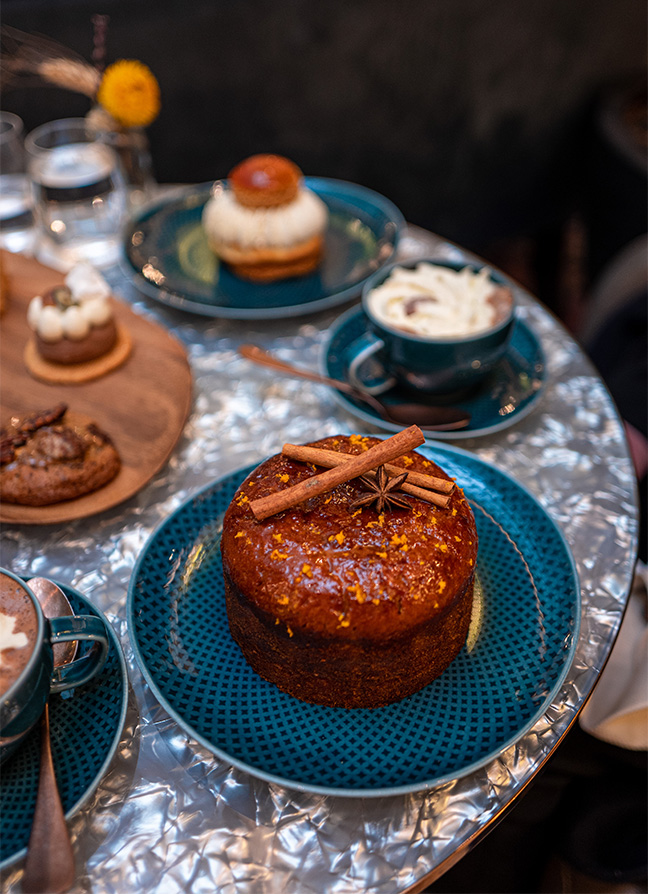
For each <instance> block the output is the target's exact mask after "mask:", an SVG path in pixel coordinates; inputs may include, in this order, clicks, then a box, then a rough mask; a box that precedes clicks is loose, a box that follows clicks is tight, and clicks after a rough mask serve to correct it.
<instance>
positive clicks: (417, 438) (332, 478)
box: [250, 425, 425, 521]
mask: <svg viewBox="0 0 648 894" xmlns="http://www.w3.org/2000/svg"><path fill="white" fill-rule="evenodd" d="M424 441H425V437H424V436H423V432H422V431H421V429H420V428H419V427H418V426H417V425H411V426H410V427H409V428H405V429H403V431H399V432H398V434H395V435H392V437H391V438H387V439H386V440H384V441H381V442H380V444H375V445H374V446H373V447H370V448H369V450H367V451H366V452H365V453H360V454H358V455H357V456H353V457H351V459H350V460H349V461H348V462H345V463H344V465H340V466H335V467H334V468H332V469H327V470H326V472H321V473H320V474H319V475H313V476H312V477H311V478H306V479H305V480H304V481H300V482H298V483H297V484H294V485H293V486H292V487H287V488H285V489H284V490H280V491H277V492H276V493H274V494H269V495H268V496H267V497H260V498H259V499H258V500H251V501H250V508H251V510H252V512H253V514H254V517H255V518H256V519H257V520H258V521H262V520H263V519H264V518H269V517H270V516H271V515H276V514H277V513H278V512H283V510H284V509H291V508H292V507H293V506H297V505H299V503H303V502H304V500H308V498H309V497H315V496H317V495H318V494H323V493H326V492H327V491H329V490H332V489H333V488H334V487H337V485H338V484H343V483H344V482H345V481H350V480H351V479H352V478H357V477H358V476H359V475H364V473H365V472H368V471H369V469H376V468H378V466H381V465H383V464H384V463H386V462H389V460H390V459H396V458H397V457H398V456H403V454H404V453H409V451H410V450H414V448H415V447H419V446H420V445H421V444H423V443H424Z"/></svg>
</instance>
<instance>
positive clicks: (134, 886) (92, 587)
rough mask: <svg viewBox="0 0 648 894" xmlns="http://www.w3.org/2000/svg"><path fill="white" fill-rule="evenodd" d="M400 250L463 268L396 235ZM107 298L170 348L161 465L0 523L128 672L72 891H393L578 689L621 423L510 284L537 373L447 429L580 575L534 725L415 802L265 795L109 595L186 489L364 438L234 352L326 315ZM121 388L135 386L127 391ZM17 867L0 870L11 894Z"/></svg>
mask: <svg viewBox="0 0 648 894" xmlns="http://www.w3.org/2000/svg"><path fill="white" fill-rule="evenodd" d="M399 251H400V254H401V255H402V256H413V255H421V254H428V253H431V254H434V255H436V256H437V257H439V258H457V259H462V258H466V259H468V256H467V255H466V254H465V253H463V252H462V251H460V250H459V249H457V248H456V247H455V246H453V245H450V244H448V243H446V242H443V241H442V240H440V239H438V238H436V237H434V236H432V235H431V234H429V233H426V232H424V231H422V230H419V229H417V228H414V227H410V228H408V229H407V231H406V234H405V238H404V239H403V241H402V243H401V246H400V249H399ZM107 276H108V278H109V280H110V282H111V284H112V285H113V286H114V289H115V292H116V293H117V294H118V295H121V296H122V297H123V298H125V299H126V300H127V301H129V302H130V303H131V304H132V306H133V307H134V309H135V310H136V311H137V312H139V313H141V314H143V315H145V316H148V317H149V318H151V319H154V320H156V321H158V322H160V323H162V324H163V325H165V326H167V327H168V328H169V329H170V330H171V331H172V332H173V333H174V334H175V335H176V336H177V337H178V338H179V339H180V340H181V341H182V342H183V343H184V344H185V345H186V347H187V350H188V353H189V358H190V362H191V367H192V371H193V375H194V382H195V384H194V404H193V409H192V412H191V415H190V417H189V420H188V423H187V425H186V429H185V432H184V434H183V436H182V438H181V440H180V442H179V444H178V445H177V447H176V449H175V451H174V453H173V455H172V456H171V459H170V460H169V462H168V464H167V465H166V467H165V468H164V469H163V470H162V471H161V472H160V473H159V474H158V475H157V476H156V477H155V478H154V480H153V481H152V482H150V483H149V484H148V485H147V486H146V487H145V488H144V489H143V490H141V491H140V492H139V493H138V494H137V495H136V496H135V497H134V498H133V499H131V500H130V501H128V502H127V503H125V504H123V505H121V506H119V507H117V508H115V509H114V510H112V511H109V512H106V513H103V514H102V515H99V516H95V517H93V518H91V519H88V520H82V521H78V522H73V523H69V524H64V525H55V526H52V527H49V526H48V527H39V526H34V527H25V526H5V528H4V530H3V532H2V564H3V565H5V566H8V567H10V568H11V569H12V570H13V571H14V572H16V573H18V574H23V575H27V576H34V575H41V576H42V575H49V576H52V577H55V578H57V579H58V580H60V581H63V582H65V583H68V584H70V585H72V586H74V587H76V588H77V589H79V590H80V591H81V592H82V593H83V594H84V595H85V596H86V597H87V598H88V599H89V600H90V601H91V602H93V603H94V604H95V605H96V606H97V607H99V608H100V609H101V610H102V611H103V612H105V613H106V615H107V617H108V619H109V620H110V621H111V623H112V624H113V625H114V628H115V630H116V631H117V632H118V634H119V636H120V638H121V642H122V645H123V648H124V652H125V654H126V658H127V663H128V670H129V675H130V681H131V692H130V701H129V711H128V717H127V724H126V728H125V730H124V733H123V736H122V741H121V745H120V748H119V750H118V752H117V755H116V757H115V759H114V761H113V763H112V765H111V766H110V768H109V770H108V772H107V774H106V775H105V776H104V778H103V779H102V781H101V782H100V784H99V786H98V788H97V790H96V792H95V793H94V795H93V796H92V798H90V800H89V802H88V803H87V804H86V805H85V806H84V807H83V808H82V809H81V810H80V811H79V812H78V813H77V814H76V815H74V816H73V817H72V818H71V820H70V828H71V833H72V837H73V842H74V848H75V852H76V855H77V871H78V880H77V884H76V886H75V888H74V889H73V890H74V891H77V892H93V894H104V892H106V894H108V892H111V894H112V892H114V894H123V892H125V891H147V892H148V894H176V892H177V894H180V892H186V891H192V892H195V894H198V892H214V891H218V892H227V894H234V892H237V894H274V892H282V894H308V892H314V894H321V892H327V894H356V892H357V894H360V892H363V894H364V892H374V894H378V892H385V894H396V892H404V891H407V890H418V889H419V888H420V887H421V886H422V885H423V883H424V880H426V881H428V882H429V881H432V880H433V879H434V878H435V877H437V876H438V875H440V874H441V873H442V872H443V871H444V870H445V869H447V868H449V866H450V865H452V863H454V862H455V861H456V860H457V859H458V858H459V857H460V856H461V855H462V853H463V852H465V851H466V850H467V849H468V846H469V845H470V846H472V844H474V841H475V839H476V838H477V837H478V836H479V834H480V833H481V832H483V831H484V830H485V829H486V828H487V827H488V824H489V823H490V822H491V821H492V820H494V819H495V818H496V817H497V816H498V815H499V814H500V813H501V812H502V811H503V810H504V809H505V808H506V807H507V806H509V805H510V804H511V802H512V801H513V800H514V799H515V798H516V796H517V795H518V794H519V793H520V792H521V791H522V790H523V789H524V787H525V786H526V784H527V783H528V782H529V780H530V779H531V778H532V777H533V775H534V774H535V773H536V772H537V771H538V770H539V769H540V767H541V766H542V765H543V763H544V762H545V761H546V760H547V758H548V757H549V756H550V754H551V752H552V750H553V749H554V748H555V747H556V745H557V744H558V743H559V742H560V740H561V739H562V737H563V736H564V735H565V733H566V732H567V730H568V729H569V728H570V726H571V725H572V724H573V723H574V721H575V719H576V717H577V715H578V712H579V710H580V708H581V707H582V706H583V704H584V702H585V700H586V698H587V696H588V694H589V693H590V692H591V690H592V687H593V686H594V684H595V682H596V680H597V678H598V675H599V673H600V672H601V669H602V667H603V666H604V664H605V661H606V658H607V655H608V653H609V651H610V649H611V646H612V644H613V642H614V639H615V636H616V634H617V631H618V628H619V626H620V623H621V618H622V615H623V611H624V607H625V604H626V600H627V598H628V592H629V588H630V585H631V581H632V573H633V567H634V561H635V557H636V541H637V527H638V521H637V515H638V510H637V501H636V494H635V484H634V480H635V479H634V473H633V467H632V463H631V460H630V457H629V453H628V448H627V445H626V441H625V437H624V434H623V428H622V425H621V422H620V420H619V418H618V416H617V413H616V410H615V407H614V405H613V402H612V400H611V398H610V396H609V394H608V392H607V390H606V388H605V386H604V385H603V383H602V382H601V380H600V378H599V377H598V375H597V373H596V372H595V370H594V369H593V367H592V366H591V364H590V363H589V361H588V360H587V358H586V357H585V356H584V355H583V353H582V352H581V350H580V349H579V347H578V346H577V345H576V343H575V342H574V341H573V340H572V339H571V338H570V337H569V336H568V334H567V333H566V332H565V330H564V329H563V328H562V327H561V326H560V324H559V323H557V322H556V320H555V319H554V318H553V317H552V316H551V315H550V314H549V313H548V312H547V311H546V310H545V309H544V308H543V307H541V306H540V305H539V304H538V303H537V302H536V301H535V300H534V299H532V298H531V297H530V296H529V295H528V294H526V293H525V292H523V291H522V290H520V291H519V293H518V299H519V302H520V314H521V317H522V319H523V320H524V321H525V322H526V323H527V324H528V326H529V327H531V328H532V329H533V331H534V332H535V333H536V334H537V335H538V337H539V338H540V340H541V343H542V347H543V349H544V352H545V355H546V360H547V384H546V387H545V390H544V392H543V394H542V396H541V399H540V400H539V401H538V403H537V405H536V406H535V408H534V410H533V412H531V413H530V414H529V415H528V416H526V417H525V418H523V419H521V420H520V421H519V422H518V423H516V424H515V425H512V426H510V427H509V428H507V429H505V430H502V431H500V432H498V433H496V434H492V435H486V436H482V437H479V438H470V439H462V440H461V441H457V442H456V443H457V446H460V447H462V448H463V449H467V450H470V451H472V452H474V453H475V454H476V455H477V456H479V457H481V458H483V459H486V460H488V461H490V462H492V463H494V464H495V465H497V466H498V467H500V468H501V469H503V470H505V471H506V472H508V473H509V474H510V475H512V476H513V477H517V478H518V479H519V480H520V481H521V482H523V483H524V484H525V485H526V487H527V488H528V489H529V490H530V491H531V492H532V493H533V494H534V495H535V496H536V498H537V499H538V500H539V502H540V503H541V504H542V506H543V507H544V508H545V509H546V510H547V512H548V513H549V514H550V515H551V516H552V518H553V519H554V520H555V521H556V522H557V524H558V525H559V527H560V528H561V529H562V531H563V533H564V535H565V537H566V539H567V542H568V543H569V545H570V547H571V550H572V552H573V556H574V559H575V562H576V566H577V569H578V574H579V577H580V584H581V598H582V618H581V629H580V638H579V642H578V645H577V648H576V654H575V658H574V661H573V664H572V666H571V668H570V670H569V672H568V674H567V678H566V681H565V683H564V684H563V686H562V688H561V691H560V693H559V694H558V696H557V697H556V699H555V700H554V703H553V704H552V706H551V708H550V709H549V710H548V711H547V712H546V713H545V715H544V716H543V717H542V719H541V720H540V721H539V722H538V723H537V724H536V725H535V727H534V728H533V729H532V730H531V731H530V732H529V733H528V734H526V735H524V736H523V737H522V738H521V739H520V740H519V741H518V742H517V743H516V744H515V745H513V746H511V747H510V748H508V749H507V750H506V751H504V753H502V754H501V755H500V756H499V757H498V758H497V759H495V760H493V761H492V762H491V763H490V764H489V765H488V766H486V767H485V768H483V769H481V770H478V771H477V772H474V773H472V774H471V775H468V776H466V777H463V778H461V779H459V780H456V781H453V782H449V783H446V784H444V785H442V786H440V787H438V788H435V789H432V790H430V791H427V792H423V793H418V794H409V795H402V796H392V797H386V798H372V799H358V798H339V797H337V798H335V797H325V796H321V795H314V794H308V793H301V792H299V791H293V790H289V789H284V788H281V787H278V786H275V785H272V784H269V783H267V782H265V781H262V780H259V779H256V778H254V777H252V776H250V775H248V774H247V773H245V772H243V771H242V770H239V769H236V768H232V767H231V766H229V765H227V764H226V763H224V762H222V761H220V760H219V759H217V758H215V757H213V756H212V755H211V754H210V753H209V752H208V751H207V750H205V749H204V748H203V747H201V746H200V745H198V744H197V743H196V742H195V741H193V740H192V739H191V738H189V737H188V736H187V735H186V734H185V733H184V732H183V730H182V729H181V728H180V727H179V726H178V725H177V723H176V722H175V721H174V720H172V719H171V718H170V717H169V716H168V715H167V714H166V712H165V711H164V710H163V709H162V708H161V707H160V706H159V704H158V703H157V702H156V699H155V697H154V696H153V694H152V692H151V690H150V689H149V688H148V686H147V684H146V682H145V680H144V678H143V676H142V673H141V672H140V670H139V668H138V666H137V664H136V662H135V659H134V657H133V650H132V648H131V645H130V643H129V638H128V630H127V625H126V593H127V588H128V582H129V578H130V575H131V571H132V569H133V566H134V563H135V561H136V559H137V556H138V554H139V553H140V551H141V549H142V548H143V546H144V545H145V543H146V541H147V539H148V537H149V536H150V534H151V533H152V532H153V530H154V529H155V528H156V527H157V526H158V525H159V524H160V522H161V521H162V520H163V519H165V518H166V517H167V516H168V515H169V514H170V513H171V512H172V511H173V510H174V509H175V508H176V507H177V506H178V505H179V504H180V503H182V502H183V501H184V499H185V498H186V497H187V496H188V495H189V494H191V493H193V492H195V491H196V490H197V489H198V488H199V487H200V486H202V485H204V484H206V483H208V482H209V481H211V480H212V479H215V478H217V477H219V476H222V475H224V474H226V473H228V472H230V471H232V470H233V469H236V468H238V467H240V466H242V465H247V464H249V463H253V462H255V461H260V460H261V459H263V458H264V457H266V456H267V455H269V454H271V453H273V452H276V451H277V449H279V448H280V446H281V444H282V443H284V442H285V441H292V442H300V441H306V440H309V439H312V438H313V437H320V436H324V435H327V434H334V433H337V432H349V433H350V432H354V431H359V430H361V431H366V430H367V426H366V425H365V424H364V423H363V424H362V425H360V426H359V424H358V421H357V420H356V419H354V418H353V417H352V416H351V415H349V414H348V413H347V412H346V411H345V410H344V409H342V408H341V407H340V405H339V404H338V403H337V402H336V401H335V400H334V398H333V397H332V396H331V393H330V391H329V390H328V389H327V388H325V387H323V386H320V385H314V384H310V383H306V382H303V381H298V380H293V379H290V378H287V377H280V376H276V375H273V374H268V372H267V371H266V370H264V369H262V368H260V367H254V366H252V365H251V364H249V363H248V362H246V361H245V360H243V359H242V358H240V357H239V356H238V355H237V353H236V348H237V345H238V344H240V343H242V342H256V343H258V344H261V345H262V346H264V347H266V348H270V349H272V350H273V351H276V352H279V353H280V355H281V356H282V357H283V359H285V360H288V361H292V362H295V363H299V364H302V365H304V366H308V367H310V368H312V369H314V370H317V369H318V368H319V365H320V353H321V348H322V345H323V343H324V340H325V337H326V333H327V328H328V327H329V326H330V325H331V324H332V323H333V322H334V321H335V319H336V318H337V317H338V316H339V314H340V313H341V312H342V311H343V310H344V308H341V309H339V310H336V311H328V312H325V313H320V314H317V315H313V316H310V317H308V316H307V317H301V318H289V319H283V320H271V321H267V320H265V321H262V322H259V323H254V322H249V321H245V322H237V321H231V320H224V321H223V320H216V319H205V318H203V317H199V316H190V315H188V314H185V313H183V312H181V311H176V310H174V309H172V308H169V307H165V306H162V305H160V304H157V303H156V302H154V301H153V300H150V299H148V298H143V297H142V296H141V295H139V294H138V293H137V292H136V291H135V289H134V288H133V286H132V285H131V284H130V283H129V282H128V281H127V280H126V278H125V277H124V276H123V275H122V273H121V272H120V271H119V270H117V269H112V270H109V271H108V272H107ZM133 388H137V382H133ZM21 875H22V865H21V863H20V862H18V863H16V864H15V865H14V866H12V867H11V868H10V869H9V870H7V872H6V873H5V878H4V882H5V890H7V891H11V892H18V891H19V889H20V877H21Z"/></svg>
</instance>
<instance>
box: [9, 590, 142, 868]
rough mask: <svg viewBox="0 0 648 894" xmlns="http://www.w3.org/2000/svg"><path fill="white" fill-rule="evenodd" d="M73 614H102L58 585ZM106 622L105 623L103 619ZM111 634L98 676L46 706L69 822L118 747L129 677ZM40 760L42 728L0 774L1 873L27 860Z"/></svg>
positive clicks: (53, 754) (59, 784) (80, 596)
mask: <svg viewBox="0 0 648 894" xmlns="http://www.w3.org/2000/svg"><path fill="white" fill-rule="evenodd" d="M59 586H60V587H61V588H62V589H63V591H64V592H65V594H66V595H67V597H68V599H69V600H70V603H71V605H72V608H73V610H74V611H75V612H76V613H77V614H91V615H98V616H99V617H101V618H103V615H102V613H101V612H100V611H99V610H98V609H97V608H95V606H93V605H92V604H91V603H90V602H89V601H88V600H87V599H85V598H84V597H83V596H82V595H81V594H80V593H79V592H77V591H76V590H74V589H72V588H71V587H68V586H66V585H65V584H61V583H59ZM104 620H106V619H105V618H104ZM106 624H107V626H108V632H109V635H110V649H109V652H108V658H107V660H106V664H105V665H104V668H103V670H102V671H101V673H100V674H99V676H98V677H97V678H96V679H94V680H92V681H91V682H90V683H88V684H87V685H86V686H80V687H78V688H77V689H75V690H74V691H73V694H72V695H71V696H70V697H67V694H66V695H64V696H56V695H55V696H53V697H52V698H51V699H50V702H49V706H50V707H49V712H50V738H51V745H52V758H53V761H54V770H55V772H56V780H57V783H58V788H59V793H60V795H61V801H62V803H63V811H64V813H65V816H66V818H67V819H69V818H70V817H71V816H72V815H73V814H74V813H76V812H77V810H79V809H80V808H81V807H82V806H83V804H85V802H86V801H87V800H88V798H90V796H91V795H92V793H93V792H94V790H95V789H96V787H97V786H98V785H99V782H100V781H101V779H102V777H103V775H104V774H105V772H106V770H107V769H108V767H109V765H110V762H111V761H112V758H113V755H114V754H115V751H116V749H117V746H118V745H119V741H120V739H121V734H122V730H123V728H124V722H125V719H126V707H127V704H128V677H127V674H126V663H125V661H124V656H123V653H122V650H121V646H120V644H119V640H118V639H117V636H116V634H115V632H114V630H113V629H112V627H111V625H110V624H109V623H108V622H107V621H106ZM39 761H40V724H37V725H36V727H35V729H34V730H32V732H31V733H30V734H29V736H28V737H27V738H26V739H25V741H24V742H23V744H22V745H21V746H20V748H19V749H18V750H17V751H16V752H15V754H13V755H12V756H11V757H10V758H9V759H8V760H7V761H6V762H5V763H3V765H2V773H1V775H0V869H1V868H4V867H5V866H7V865H8V864H10V863H12V862H13V861H14V860H17V859H19V858H20V857H23V856H24V855H25V851H26V847H27V842H28V841H29V833H30V831H31V824H32V817H33V815H34V806H35V804H36V791H37V788H38V773H39Z"/></svg>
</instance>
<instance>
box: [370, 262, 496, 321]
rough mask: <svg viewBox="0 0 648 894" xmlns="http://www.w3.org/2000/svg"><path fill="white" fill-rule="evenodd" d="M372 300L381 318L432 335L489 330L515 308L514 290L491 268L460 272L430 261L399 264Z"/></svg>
mask: <svg viewBox="0 0 648 894" xmlns="http://www.w3.org/2000/svg"><path fill="white" fill-rule="evenodd" d="M367 301H368V307H369V310H370V311H371V313H372V315H373V316H374V317H375V318H376V320H377V321H378V322H380V323H383V324H384V325H386V326H389V327H390V328H392V329H401V330H404V331H407V332H412V333H414V334H415V335H419V336H422V337H432V338H436V337H453V336H466V335H468V336H470V335H475V334H477V333H480V332H484V331H486V330H488V329H491V328H493V327H494V326H496V325H497V324H498V323H499V322H503V321H504V320H505V319H507V318H508V316H509V315H510V312H511V308H512V306H513V296H512V295H511V292H510V290H509V289H507V288H505V287H503V286H499V285H497V284H496V283H494V282H493V281H492V279H491V278H490V270H489V269H488V268H487V267H483V268H482V269H481V270H479V271H478V272H475V271H473V270H471V269H470V268H469V267H464V269H463V270H458V271H457V270H453V269H450V268H448V267H442V266H437V265H436V264H432V263H429V262H426V261H423V262H421V263H420V264H417V265H416V267H414V268H406V267H394V269H393V270H392V271H391V273H390V274H389V276H388V277H387V278H386V279H385V281H384V282H383V283H381V284H380V285H379V286H377V287H376V288H375V289H373V290H372V291H371V292H370V294H369V296H368V298H367Z"/></svg>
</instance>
